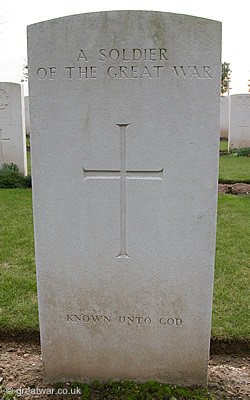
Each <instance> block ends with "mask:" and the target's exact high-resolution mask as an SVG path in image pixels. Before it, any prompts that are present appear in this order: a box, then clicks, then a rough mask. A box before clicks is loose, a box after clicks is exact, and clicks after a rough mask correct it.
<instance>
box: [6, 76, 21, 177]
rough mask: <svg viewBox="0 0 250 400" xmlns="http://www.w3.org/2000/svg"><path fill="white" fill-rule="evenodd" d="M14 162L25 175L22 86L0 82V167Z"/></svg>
mask: <svg viewBox="0 0 250 400" xmlns="http://www.w3.org/2000/svg"><path fill="white" fill-rule="evenodd" d="M4 163H7V164H11V163H14V164H16V165H17V166H18V168H19V171H20V172H22V173H23V174H24V175H27V157H26V137H25V130H24V102H23V91H22V86H21V85H19V84H17V83H9V82H0V168H1V166H2V165H3V164H4Z"/></svg>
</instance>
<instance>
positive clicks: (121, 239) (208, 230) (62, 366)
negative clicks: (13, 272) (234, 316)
mask: <svg viewBox="0 0 250 400" xmlns="http://www.w3.org/2000/svg"><path fill="white" fill-rule="evenodd" d="M220 41H221V25H220V23H218V22H215V21H211V20H206V19H200V18H195V17H189V16H185V15H176V14H168V13H159V12H143V11H140V12H135V11H113V12H100V13H91V14H83V15H76V16H70V17H65V18H60V19H56V20H52V21H47V22H43V23H39V24H36V25H32V26H30V27H29V28H28V51H29V82H30V116H31V132H32V134H31V135H32V137H31V144H32V172H33V192H34V193H33V198H34V220H35V241H36V263H37V278H38V295H39V313H40V328H41V340H42V353H43V362H44V373H45V379H46V380H47V381H58V380H59V381H60V380H61V381H67V380H69V379H71V380H80V381H93V380H95V379H100V380H114V379H135V380H138V381H144V380H148V379H157V380H160V381H164V382H174V383H181V384H206V381H207V360H208V352H209V338H210V323H211V309H212V286H213V266H214V253H215V227H216V203H217V174H218V148H219V143H218V142H219V129H220V115H219V105H220V67H221V64H220ZM204 94H206V95H204Z"/></svg>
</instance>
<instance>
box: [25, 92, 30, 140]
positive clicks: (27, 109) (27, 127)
mask: <svg viewBox="0 0 250 400" xmlns="http://www.w3.org/2000/svg"><path fill="white" fill-rule="evenodd" d="M24 106H25V131H26V135H29V134H30V104H29V96H25V97H24Z"/></svg>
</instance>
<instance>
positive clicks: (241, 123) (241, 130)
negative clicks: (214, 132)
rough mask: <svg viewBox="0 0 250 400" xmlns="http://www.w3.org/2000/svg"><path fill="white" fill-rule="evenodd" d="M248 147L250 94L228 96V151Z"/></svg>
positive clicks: (249, 135)
mask: <svg viewBox="0 0 250 400" xmlns="http://www.w3.org/2000/svg"><path fill="white" fill-rule="evenodd" d="M244 147H250V94H234V95H232V96H230V123H229V136H228V150H232V149H235V148H236V149H240V148H244Z"/></svg>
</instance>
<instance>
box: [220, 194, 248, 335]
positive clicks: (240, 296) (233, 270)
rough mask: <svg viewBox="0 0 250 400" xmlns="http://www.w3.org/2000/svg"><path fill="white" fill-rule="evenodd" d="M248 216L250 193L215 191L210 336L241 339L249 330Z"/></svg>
mask: <svg viewBox="0 0 250 400" xmlns="http://www.w3.org/2000/svg"><path fill="white" fill-rule="evenodd" d="M249 220H250V197H247V196H242V197H236V196H232V195H226V194H224V195H223V194H221V195H219V199H218V219H217V240H216V259H215V278H214V279H215V281H214V282H215V283H214V302H213V321H212V337H217V338H222V339H244V338H246V337H247V336H248V334H249V324H248V311H247V304H248V279H249V272H248V271H249V260H250V248H249V237H250V224H249Z"/></svg>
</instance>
